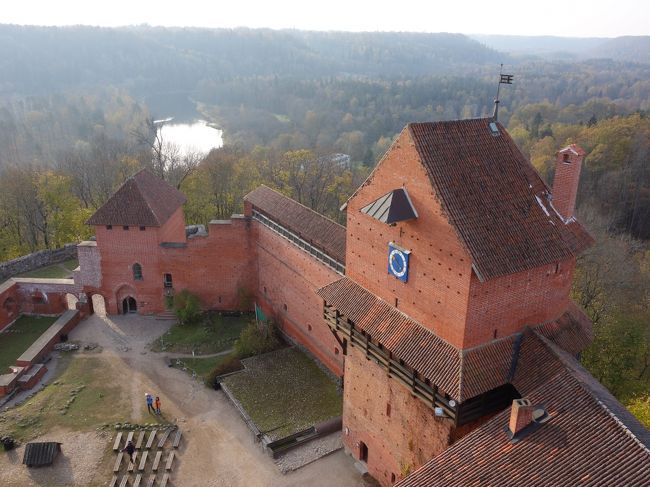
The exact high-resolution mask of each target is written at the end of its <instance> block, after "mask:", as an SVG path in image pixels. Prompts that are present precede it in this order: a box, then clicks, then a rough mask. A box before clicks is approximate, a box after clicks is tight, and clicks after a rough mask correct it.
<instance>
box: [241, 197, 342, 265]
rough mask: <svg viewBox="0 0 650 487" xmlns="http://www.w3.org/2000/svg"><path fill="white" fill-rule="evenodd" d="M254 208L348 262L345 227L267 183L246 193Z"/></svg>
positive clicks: (333, 256) (247, 199) (337, 259)
mask: <svg viewBox="0 0 650 487" xmlns="http://www.w3.org/2000/svg"><path fill="white" fill-rule="evenodd" d="M244 201H248V202H249V203H250V204H251V205H253V207H254V208H255V209H256V210H257V211H259V212H261V213H262V214H264V215H265V216H267V217H268V218H270V219H271V220H273V221H275V222H276V223H279V224H280V225H282V226H283V227H285V228H287V229H289V230H291V231H292V232H294V233H295V234H297V235H298V236H299V237H300V238H302V239H303V240H305V241H307V242H309V243H310V244H311V245H313V246H314V247H316V248H318V249H320V250H322V251H323V252H324V253H325V254H327V255H329V256H330V257H332V258H333V259H334V260H336V261H338V262H340V263H341V264H345V227H344V226H342V225H339V224H338V223H336V222H333V221H332V220H330V219H329V218H327V217H324V216H323V215H321V214H320V213H316V212H315V211H314V210H312V209H310V208H307V207H306V206H305V205H302V204H300V203H298V202H297V201H295V200H292V199H291V198H289V197H287V196H285V195H283V194H282V193H279V192H277V191H275V190H273V189H271V188H269V187H267V186H260V187H259V188H256V189H254V190H253V191H251V192H250V193H248V194H247V195H246V196H244Z"/></svg>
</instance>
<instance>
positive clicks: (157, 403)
mask: <svg viewBox="0 0 650 487" xmlns="http://www.w3.org/2000/svg"><path fill="white" fill-rule="evenodd" d="M154 406H155V407H156V414H157V415H159V416H160V397H158V396H156V402H155V403H154Z"/></svg>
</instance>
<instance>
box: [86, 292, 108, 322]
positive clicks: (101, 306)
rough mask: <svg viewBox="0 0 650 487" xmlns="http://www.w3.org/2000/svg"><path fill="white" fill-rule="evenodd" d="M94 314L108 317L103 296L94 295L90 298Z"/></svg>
mask: <svg viewBox="0 0 650 487" xmlns="http://www.w3.org/2000/svg"><path fill="white" fill-rule="evenodd" d="M90 302H91V304H92V310H93V313H95V314H96V315H97V316H101V317H104V316H106V299H104V296H102V295H101V294H93V295H92V296H90Z"/></svg>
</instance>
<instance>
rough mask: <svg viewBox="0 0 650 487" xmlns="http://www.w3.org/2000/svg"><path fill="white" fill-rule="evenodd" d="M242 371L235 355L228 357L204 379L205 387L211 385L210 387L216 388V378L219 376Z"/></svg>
mask: <svg viewBox="0 0 650 487" xmlns="http://www.w3.org/2000/svg"><path fill="white" fill-rule="evenodd" d="M241 369H242V364H241V362H240V361H239V359H238V358H237V357H236V356H235V355H230V356H229V357H228V358H227V359H226V360H224V361H223V362H221V363H220V364H219V365H217V366H216V367H215V368H214V369H212V371H210V373H209V374H208V375H207V376H206V377H205V383H206V385H211V386H212V387H215V388H216V387H217V378H218V377H219V376H220V375H225V374H230V373H231V372H237V371H238V370H241Z"/></svg>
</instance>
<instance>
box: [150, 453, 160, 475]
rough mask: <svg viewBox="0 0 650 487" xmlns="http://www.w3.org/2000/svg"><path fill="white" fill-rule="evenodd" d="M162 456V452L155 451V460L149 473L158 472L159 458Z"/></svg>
mask: <svg viewBox="0 0 650 487" xmlns="http://www.w3.org/2000/svg"><path fill="white" fill-rule="evenodd" d="M161 456H162V451H160V450H159V451H157V452H156V458H154V460H153V466H152V467H151V471H152V472H155V471H156V470H158V464H159V463H160V457H161Z"/></svg>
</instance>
